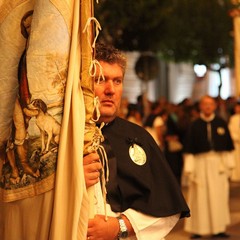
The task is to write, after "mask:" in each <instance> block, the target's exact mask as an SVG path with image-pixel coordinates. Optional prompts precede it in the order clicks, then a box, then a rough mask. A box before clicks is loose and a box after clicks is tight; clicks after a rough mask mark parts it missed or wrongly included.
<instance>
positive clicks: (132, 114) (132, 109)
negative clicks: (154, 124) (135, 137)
mask: <svg viewBox="0 0 240 240" xmlns="http://www.w3.org/2000/svg"><path fill="white" fill-rule="evenodd" d="M127 120H128V121H129V122H132V123H135V124H137V125H139V126H142V117H141V113H140V112H139V110H138V108H137V105H136V104H129V105H128V113H127Z"/></svg>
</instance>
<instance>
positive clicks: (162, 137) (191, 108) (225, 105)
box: [119, 95, 240, 184]
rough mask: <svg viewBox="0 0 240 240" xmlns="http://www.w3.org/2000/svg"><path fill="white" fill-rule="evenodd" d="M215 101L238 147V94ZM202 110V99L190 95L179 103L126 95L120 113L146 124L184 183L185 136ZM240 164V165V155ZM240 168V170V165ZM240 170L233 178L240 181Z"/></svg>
mask: <svg viewBox="0 0 240 240" xmlns="http://www.w3.org/2000/svg"><path fill="white" fill-rule="evenodd" d="M215 100H216V102H217V109H216V115H218V116H220V117H221V118H222V119H224V120H225V121H226V122H227V124H228V126H229V129H230V132H231V136H232V138H233V141H234V142H235V143H236V145H235V149H236V146H237V144H238V145H240V101H239V100H238V99H237V98H236V97H229V98H227V99H222V98H219V97H216V98H215ZM199 113H200V112H199V102H194V101H192V99H190V98H186V99H184V100H183V101H181V102H179V103H177V104H176V103H172V102H169V101H168V100H167V99H166V98H164V97H161V98H159V99H158V100H157V101H156V102H149V101H146V100H145V99H144V97H143V95H141V96H139V97H138V98H137V103H134V104H132V103H129V102H128V99H126V98H123V99H122V105H121V109H120V111H119V116H120V117H122V118H125V119H127V120H129V121H131V122H133V123H136V124H138V125H140V126H143V127H144V128H145V129H146V130H147V131H148V132H149V133H150V134H151V135H152V136H153V137H154V139H155V141H156V142H157V143H158V145H159V147H160V148H161V149H162V151H163V152H164V154H165V156H166V160H167V161H168V163H169V165H170V167H171V168H172V170H173V173H174V174H175V176H176V178H177V180H178V182H179V184H181V180H182V169H183V144H184V138H185V135H186V133H187V130H188V128H189V126H190V124H191V122H192V121H194V120H195V119H197V118H198V117H199ZM234 116H235V121H234V123H233V118H234ZM236 116H237V117H236ZM236 118H237V120H236ZM236 122H237V124H236ZM233 125H235V126H233ZM236 125H237V129H236ZM238 151H239V153H236V154H238V155H237V156H240V147H239V150H238ZM237 165H240V157H239V160H237ZM238 168H239V169H240V166H239V167H238ZM237 171H239V173H236V174H235V173H233V177H232V180H233V181H240V170H237Z"/></svg>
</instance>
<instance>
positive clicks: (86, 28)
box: [83, 17, 102, 49]
mask: <svg viewBox="0 0 240 240" xmlns="http://www.w3.org/2000/svg"><path fill="white" fill-rule="evenodd" d="M92 21H93V22H94V23H95V24H96V26H95V34H96V35H95V38H94V40H93V43H91V42H90V39H91V37H90V31H89V28H90V26H91V22H92ZM99 30H102V28H101V25H100V23H99V22H98V20H97V19H96V18H95V17H90V18H88V20H87V23H86V25H85V27H84V29H83V33H85V32H87V36H88V38H87V39H88V43H89V45H90V46H91V47H92V49H93V48H95V44H96V41H97V38H98V35H99Z"/></svg>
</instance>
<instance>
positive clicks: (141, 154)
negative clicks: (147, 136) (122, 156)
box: [129, 143, 147, 166]
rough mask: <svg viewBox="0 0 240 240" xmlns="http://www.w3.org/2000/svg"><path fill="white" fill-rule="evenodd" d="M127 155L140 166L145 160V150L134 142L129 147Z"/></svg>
mask: <svg viewBox="0 0 240 240" xmlns="http://www.w3.org/2000/svg"><path fill="white" fill-rule="evenodd" d="M129 156H130V158H131V159H132V161H133V162H134V163H136V164H137V165H140V166H141V165H143V164H145V162H146V161H147V156H146V153H145V151H144V150H143V149H142V148H141V147H140V146H139V145H137V144H135V143H134V144H133V145H131V146H130V147H129Z"/></svg>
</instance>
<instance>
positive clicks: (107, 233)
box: [87, 215, 119, 240]
mask: <svg viewBox="0 0 240 240" xmlns="http://www.w3.org/2000/svg"><path fill="white" fill-rule="evenodd" d="M118 232H119V223H118V220H117V218H115V217H108V220H107V221H106V220H105V216H104V215H96V216H95V217H94V219H90V220H89V222H88V231H87V239H90V240H115V239H116V238H117V235H118Z"/></svg>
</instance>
